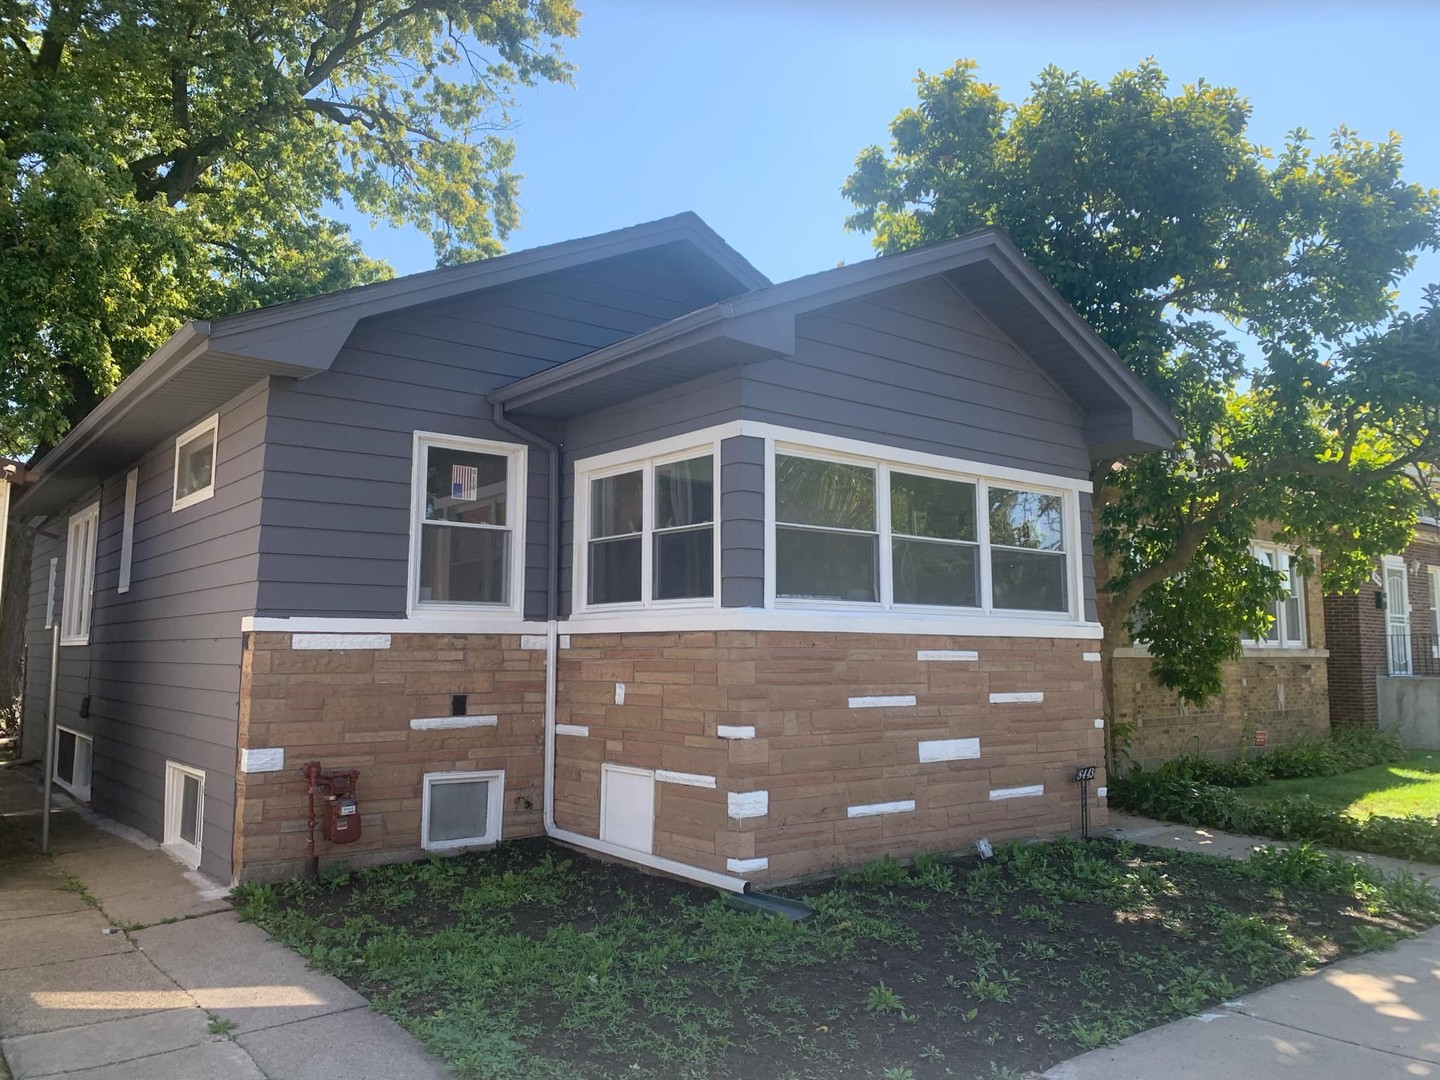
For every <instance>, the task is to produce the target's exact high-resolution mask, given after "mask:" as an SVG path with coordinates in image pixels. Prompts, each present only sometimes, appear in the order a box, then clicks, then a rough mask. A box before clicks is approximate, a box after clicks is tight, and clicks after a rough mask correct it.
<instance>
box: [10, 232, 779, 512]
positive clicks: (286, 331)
mask: <svg viewBox="0 0 1440 1080" xmlns="http://www.w3.org/2000/svg"><path fill="white" fill-rule="evenodd" d="M659 249H666V250H671V249H673V250H677V251H681V252H683V254H684V255H685V257H687V258H688V259H690V260H691V261H693V262H694V264H695V265H696V266H697V267H699V268H700V269H701V270H702V272H703V273H705V274H706V275H707V276H709V277H710V278H712V279H713V281H714V283H715V288H716V290H717V293H716V294H718V295H724V293H725V291H727V290H730V289H733V291H735V292H743V291H745V290H748V289H756V288H762V287H765V286H768V285H769V284H770V281H769V279H768V278H766V277H765V275H764V274H762V273H760V271H759V270H757V269H755V267H753V266H751V265H750V263H749V262H748V261H746V259H745V258H744V257H743V256H741V255H740V254H739V253H738V252H737V251H735V250H734V249H733V248H731V247H730V246H729V245H728V244H726V243H725V241H724V240H723V239H721V238H720V236H719V235H717V234H716V233H715V231H714V230H712V229H711V228H710V226H708V225H706V224H705V222H704V221H702V220H701V219H700V217H699V216H698V215H696V214H693V213H689V212H686V213H683V214H677V215H675V216H673V217H668V218H661V219H659V220H658V221H651V222H646V223H644V224H640V225H632V226H629V227H627V228H624V229H618V230H615V231H613V232H608V233H601V234H598V235H596V236H589V237H584V238H581V239H578V240H567V241H564V242H562V243H558V244H547V245H545V246H543V247H537V248H531V249H529V250H525V251H518V252H515V253H514V254H510V255H501V256H497V257H495V258H492V259H482V260H480V261H478V262H472V263H465V264H462V265H460V266H449V267H442V268H441V269H438V270H429V271H425V272H423V273H418V274H409V275H406V276H405V277H399V278H393V279H391V280H388V281H380V282H376V283H374V284H371V285H360V286H357V287H355V288H352V289H343V290H341V291H339V292H334V293H326V294H324V295H321V296H315V297H311V298H308V299H304V300H294V301H290V302H289V303H284V304H275V305H272V306H270V307H265V308H259V309H256V310H254V311H245V312H240V313H238V314H235V315H228V316H226V317H224V318H222V319H216V320H214V321H213V322H208V323H207V322H188V323H186V324H185V325H184V326H182V327H181V328H180V329H179V330H177V331H176V332H175V333H174V334H172V335H171V336H170V338H169V339H168V340H167V341H166V342H165V343H164V344H163V345H161V346H160V347H159V348H158V349H156V350H155V352H154V353H152V354H151V355H150V356H149V357H148V358H147V359H146V360H145V362H144V363H142V364H141V365H140V366H139V367H138V368H136V369H135V370H134V371H133V372H131V373H130V374H129V375H128V376H127V377H126V378H125V379H124V380H123V381H122V382H121V383H120V385H119V386H118V387H116V388H115V390H114V392H113V393H111V394H110V395H109V396H108V397H107V398H105V400H104V401H102V402H101V403H100V404H99V405H98V406H96V408H95V409H93V410H92V411H91V412H90V413H89V414H88V415H87V416H85V417H84V419H82V420H81V421H80V422H79V423H78V424H76V425H75V426H74V427H73V428H71V430H70V431H69V433H67V434H66V436H65V438H64V439H62V440H61V441H60V442H59V443H58V444H57V445H56V446H55V447H54V448H53V449H52V450H50V451H49V452H48V453H47V454H45V456H44V457H43V458H41V459H40V461H38V462H37V463H36V464H35V466H34V470H35V472H36V474H38V477H39V482H37V483H35V484H32V485H30V487H29V489H28V490H27V491H26V493H25V494H24V496H23V497H22V498H21V499H20V500H19V502H18V504H17V506H16V509H17V511H19V512H22V513H25V514H27V515H35V514H50V513H54V512H56V511H58V510H61V509H63V508H64V507H65V506H67V505H69V504H70V503H72V502H73V501H74V500H76V499H78V498H80V497H81V496H83V495H84V494H85V493H86V491H88V490H89V489H90V488H92V487H93V486H94V485H95V484H96V483H98V482H99V481H101V480H103V479H104V478H105V477H107V476H110V475H112V474H113V473H114V472H115V471H116V470H117V469H118V468H120V467H121V466H123V465H125V464H126V463H128V462H130V461H133V460H134V459H135V458H137V457H138V456H140V455H141V454H143V453H145V452H146V451H148V450H150V449H152V448H153V447H155V446H158V445H159V444H161V443H162V442H164V441H165V440H166V439H167V438H170V437H172V436H173V435H175V434H176V433H177V432H179V431H183V430H184V429H185V428H186V427H188V426H189V425H190V424H192V423H194V422H195V421H197V420H199V419H201V418H202V417H204V416H206V415H208V414H209V413H211V412H213V411H214V410H215V409H217V408H218V407H219V406H220V405H222V404H224V403H225V402H226V401H228V400H229V399H230V398H232V397H234V396H235V395H236V394H238V393H240V392H241V391H242V390H244V389H245V388H246V387H247V386H250V385H253V384H254V383H255V382H256V381H257V380H259V379H261V378H264V377H265V376H267V375H280V376H290V377H293V378H305V377H306V376H309V375H314V374H316V373H317V372H320V371H325V370H327V369H328V368H329V367H330V365H331V364H332V363H333V362H334V360H335V357H336V356H337V355H338V354H339V352H340V350H341V348H342V347H343V346H344V344H345V342H346V340H347V339H348V338H349V336H350V334H351V332H352V331H353V330H354V328H355V325H356V324H357V323H358V322H359V321H360V320H361V319H365V318H370V317H373V316H375V315H381V314H384V313H386V312H392V311H397V310H400V309H403V308H410V307H416V306H419V305H421V304H430V303H435V302H437V301H441V300H446V299H449V298H451V297H455V296H460V295H463V294H465V293H470V292H475V291H478V290H482V289H490V288H495V287H498V286H502V285H510V284H514V283H516V282H520V281H524V280H527V279H529V278H534V277H539V276H541V275H544V274H551V273H557V272H560V271H564V270H570V269H574V268H577V267H581V266H585V265H587V264H590V263H595V262H599V261H601V260H604V259H611V258H616V257H619V256H623V255H630V254H634V253H637V252H644V251H650V250H659ZM712 295H714V294H712Z"/></svg>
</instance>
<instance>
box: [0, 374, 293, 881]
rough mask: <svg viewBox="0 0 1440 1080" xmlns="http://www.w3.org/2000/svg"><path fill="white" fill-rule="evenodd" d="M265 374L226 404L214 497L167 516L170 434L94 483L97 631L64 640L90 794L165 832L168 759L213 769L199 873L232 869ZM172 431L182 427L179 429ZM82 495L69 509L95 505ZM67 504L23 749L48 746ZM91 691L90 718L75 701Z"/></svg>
mask: <svg viewBox="0 0 1440 1080" xmlns="http://www.w3.org/2000/svg"><path fill="white" fill-rule="evenodd" d="M268 396H269V394H268V384H267V383H266V382H260V383H257V384H255V385H254V386H252V387H251V388H250V389H249V390H247V391H245V392H244V393H242V394H240V395H238V396H237V397H235V398H233V399H232V400H231V401H229V402H227V403H226V404H225V405H224V406H222V407H221V409H220V410H219V415H220V425H219V443H218V447H217V455H216V474H215V475H216V485H215V495H214V497H213V498H211V499H208V500H206V501H204V502H201V503H197V504H195V505H193V506H189V507H186V508H185V509H184V510H181V511H179V512H172V510H171V501H172V484H173V477H174V441H173V439H172V440H168V441H166V442H165V443H163V444H162V445H160V446H158V447H156V448H154V449H153V450H151V451H150V452H149V453H147V454H146V455H145V456H144V457H143V458H141V459H140V460H139V461H138V462H135V463H132V464H131V465H129V466H127V467H126V468H124V469H122V470H121V471H119V472H118V473H117V474H116V475H115V476H113V477H111V478H110V479H108V480H106V481H105V483H104V484H103V485H102V486H101V488H100V489H98V493H99V497H100V527H99V536H98V541H97V544H96V560H95V592H94V612H93V616H92V619H91V627H90V641H89V644H88V645H84V646H64V647H62V648H61V650H60V668H59V678H58V683H57V689H58V692H57V695H56V713H57V720H58V722H59V723H60V724H63V725H64V726H65V727H69V728H72V729H74V730H77V731H80V732H83V733H85V734H88V735H90V736H92V738H93V739H94V750H95V753H94V761H93V764H92V777H91V802H92V805H94V806H95V808H96V809H97V810H99V811H101V812H102V813H106V814H109V815H111V816H113V817H115V818H116V819H117V820H120V821H123V822H125V823H126V824H129V825H133V826H135V827H136V828H139V829H141V830H142V831H144V832H146V833H148V834H149V835H151V836H154V837H156V838H161V837H162V834H163V825H164V791H165V762H166V761H167V760H170V761H177V762H180V763H181V764H185V765H190V766H192V767H195V768H200V769H203V770H205V773H206V777H205V826H204V841H203V842H204V848H203V859H202V862H201V869H202V870H204V871H205V872H206V873H208V874H211V875H214V876H215V877H218V878H220V879H222V880H228V879H229V877H230V857H231V835H232V831H233V825H234V813H235V808H234V802H235V758H236V746H235V742H236V730H237V727H236V725H237V701H238V697H239V692H240V647H241V635H240V622H241V619H242V618H243V617H244V616H245V615H248V614H250V613H251V612H252V611H253V610H254V607H255V597H256V575H257V573H258V560H259V557H258V550H259V534H260V501H259V499H260V490H261V483H260V466H261V462H262V460H263V455H264V442H265V426H266V424H265V414H266V407H267V403H268ZM177 434H178V433H177ZM130 468H138V469H139V485H138V488H137V492H136V505H135V531H134V547H133V553H132V560H131V577H130V591H129V592H128V593H120V592H119V591H118V586H119V575H120V546H121V539H122V537H121V533H122V528H123V522H124V506H125V476H126V473H127V472H128V471H129V469H130ZM93 498H94V497H93V495H92V496H91V497H88V498H86V499H83V500H81V501H80V502H79V503H77V504H76V505H75V506H74V507H72V508H71V512H73V511H74V510H78V509H81V508H83V507H84V506H87V505H89V504H90V502H92V501H93ZM68 522H69V513H68V512H67V513H66V514H64V515H60V516H57V517H55V518H52V519H50V520H49V521H48V522H46V523H45V525H44V526H43V528H44V529H45V531H46V532H49V533H51V534H53V535H51V536H44V535H42V536H40V537H38V538H37V541H36V545H35V553H34V557H33V561H32V564H31V575H30V604H29V612H28V620H27V633H28V640H29V646H30V653H29V656H30V660H29V667H28V669H27V678H26V692H25V738H26V746H25V750H26V754H27V755H31V754H33V755H36V756H38V755H39V754H40V753H42V752H43V749H44V747H43V742H44V739H43V732H44V724H45V706H46V699H47V696H48V678H49V664H50V632H49V631H47V630H46V629H45V628H44V619H45V586H46V582H47V580H48V574H49V562H50V559H51V557H52V556H54V557H58V558H59V569H60V573H59V575H58V579H57V582H56V587H55V595H56V601H55V612H56V619H57V620H58V619H59V617H60V609H61V598H62V597H63V596H64V587H65V586H64V578H65V573H64V571H65V541H66V535H67V526H68ZM87 694H88V695H89V697H90V715H89V716H88V717H86V718H83V719H82V718H81V717H80V715H79V713H80V707H81V701H82V699H83V698H84V697H85V696H86V695H87Z"/></svg>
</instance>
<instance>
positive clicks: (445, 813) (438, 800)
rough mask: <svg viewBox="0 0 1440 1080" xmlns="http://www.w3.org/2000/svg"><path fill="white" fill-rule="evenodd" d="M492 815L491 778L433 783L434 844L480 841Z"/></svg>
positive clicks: (431, 796)
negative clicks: (489, 779)
mask: <svg viewBox="0 0 1440 1080" xmlns="http://www.w3.org/2000/svg"><path fill="white" fill-rule="evenodd" d="M489 814H490V781H488V780H449V781H439V782H436V783H432V784H431V785H430V835H429V836H428V837H427V839H428V840H429V842H430V843H432V844H434V843H440V842H443V841H445V840H477V839H480V838H481V837H483V836H484V835H485V830H486V827H487V826H488V824H489V821H488V818H489Z"/></svg>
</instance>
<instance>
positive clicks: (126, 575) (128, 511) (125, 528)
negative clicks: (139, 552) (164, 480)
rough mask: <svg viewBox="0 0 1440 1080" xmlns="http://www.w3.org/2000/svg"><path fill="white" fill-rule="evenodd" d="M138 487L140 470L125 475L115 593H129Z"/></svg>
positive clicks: (133, 554) (133, 555)
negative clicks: (122, 521) (123, 516)
mask: <svg viewBox="0 0 1440 1080" xmlns="http://www.w3.org/2000/svg"><path fill="white" fill-rule="evenodd" d="M139 486H140V470H139V469H131V470H130V471H129V472H128V473H126V474H125V520H124V524H123V525H122V526H121V528H120V584H119V585H118V586H117V587H116V589H115V591H116V592H122V593H127V592H129V591H130V566H131V563H132V562H133V561H134V557H135V495H136V491H137V489H138V488H139Z"/></svg>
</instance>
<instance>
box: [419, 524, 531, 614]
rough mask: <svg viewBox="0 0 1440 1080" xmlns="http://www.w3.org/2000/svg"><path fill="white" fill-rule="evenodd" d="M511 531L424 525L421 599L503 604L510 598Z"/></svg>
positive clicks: (421, 548) (456, 602) (425, 600)
mask: <svg viewBox="0 0 1440 1080" xmlns="http://www.w3.org/2000/svg"><path fill="white" fill-rule="evenodd" d="M509 555H510V532H509V530H506V529H465V528H457V527H455V526H453V525H430V524H426V525H423V526H421V530H420V600H421V602H441V603H455V604H503V603H505V602H506V601H507V600H508V599H509V588H508V582H509V577H510V571H509V568H510V558H509Z"/></svg>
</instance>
